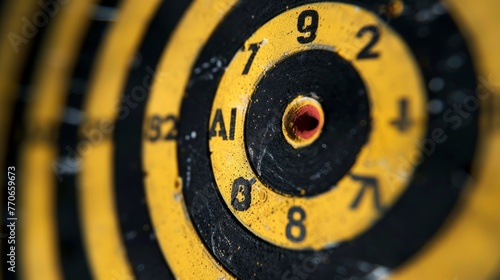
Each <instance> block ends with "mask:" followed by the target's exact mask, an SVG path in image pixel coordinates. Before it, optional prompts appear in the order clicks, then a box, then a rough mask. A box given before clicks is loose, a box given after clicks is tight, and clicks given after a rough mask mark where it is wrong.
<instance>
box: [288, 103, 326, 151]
mask: <svg viewBox="0 0 500 280" xmlns="http://www.w3.org/2000/svg"><path fill="white" fill-rule="evenodd" d="M323 122H324V113H323V109H322V108H321V104H320V103H319V102H318V101H317V100H316V99H314V98H311V97H305V96H298V97H297V98H295V99H294V100H292V102H290V104H288V106H287V108H286V109H285V113H284V114H283V124H282V129H283V134H284V136H285V139H286V140H287V142H288V143H289V144H290V145H292V146H293V147H294V148H301V147H304V146H307V145H309V144H311V143H312V142H314V140H316V139H317V138H318V137H319V135H320V134H321V129H322V127H323Z"/></svg>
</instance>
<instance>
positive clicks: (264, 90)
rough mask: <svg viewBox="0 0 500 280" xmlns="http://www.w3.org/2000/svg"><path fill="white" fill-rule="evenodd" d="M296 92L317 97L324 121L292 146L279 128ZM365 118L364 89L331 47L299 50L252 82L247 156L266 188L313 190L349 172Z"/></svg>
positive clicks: (366, 128)
mask: <svg viewBox="0 0 500 280" xmlns="http://www.w3.org/2000/svg"><path fill="white" fill-rule="evenodd" d="M299 95H305V96H309V97H312V98H315V99H317V100H318V101H319V102H320V104H321V107H322V108H323V112H324V115H325V123H324V126H323V131H322V133H321V135H320V137H319V138H318V139H316V140H315V141H314V142H313V143H311V144H310V145H308V146H306V147H303V148H299V149H295V148H293V147H292V146H291V145H290V144H288V142H287V140H286V139H285V137H284V135H283V133H281V130H282V129H281V127H282V116H283V114H284V112H285V109H286V107H287V105H288V104H289V103H290V102H291V101H292V100H294V99H295V98H296V97H297V96H299ZM370 122H371V121H370V106H369V101H368V96H367V93H366V89H365V86H364V84H363V81H362V80H361V77H360V76H359V74H358V72H357V71H356V70H355V69H354V67H353V66H352V65H351V64H350V63H349V62H347V61H346V60H344V59H343V58H342V57H340V56H339V55H338V54H336V53H333V52H331V51H326V50H309V51H302V52H299V53H296V54H294V55H292V56H289V57H287V58H286V59H284V60H282V61H280V62H278V63H277V64H276V65H275V66H274V67H273V68H272V69H270V70H269V71H268V72H267V73H266V75H265V76H264V77H263V78H262V80H260V82H259V83H258V85H257V87H256V90H255V93H254V94H253V95H252V98H251V102H250V104H249V108H248V111H247V115H246V120H245V146H246V150H247V157H248V159H249V161H250V163H251V165H252V168H253V170H254V172H255V174H256V175H257V176H258V178H259V179H260V180H261V181H262V182H263V183H264V184H266V185H267V186H269V187H270V188H272V189H274V190H276V191H278V192H280V193H284V194H288V195H292V196H313V195H317V194H320V193H322V192H325V191H328V190H330V189H331V188H333V187H335V184H336V183H337V181H338V180H340V179H341V178H342V177H344V175H345V173H346V172H348V171H349V169H350V168H351V166H352V165H353V164H354V162H355V161H356V157H357V154H358V153H359V151H360V149H361V147H363V145H364V144H365V143H366V141H367V140H368V136H369V132H370V130H371V124H370ZM250 151H251V152H250ZM301 190H304V191H305V193H304V194H301Z"/></svg>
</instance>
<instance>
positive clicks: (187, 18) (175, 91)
mask: <svg viewBox="0 0 500 280" xmlns="http://www.w3.org/2000/svg"><path fill="white" fill-rule="evenodd" d="M235 3H236V1H234V0H222V1H208V2H207V1H206V0H196V1H194V2H193V3H192V4H191V7H190V8H189V9H188V11H187V12H186V14H185V15H184V17H183V19H182V20H181V22H180V23H179V25H178V26H177V28H176V30H175V32H174V34H173V37H172V38H171V40H170V43H169V45H168V47H167V49H166V50H165V52H164V53H163V55H162V58H161V61H160V64H159V66H158V68H157V71H156V76H155V83H154V85H153V90H152V91H151V93H150V96H149V100H148V105H147V110H146V118H145V121H146V120H149V119H150V118H151V117H152V116H153V115H160V116H162V117H163V116H166V115H174V116H176V117H178V116H179V109H180V107H179V105H180V103H181V100H182V96H183V95H184V89H185V87H186V85H187V82H188V79H189V75H190V74H191V69H192V66H193V64H194V61H195V59H196V57H197V54H198V52H199V50H200V49H201V48H202V47H203V45H204V43H205V42H206V41H207V40H208V38H209V37H210V35H211V34H212V32H213V30H214V29H215V28H216V26H217V24H218V23H219V22H220V21H221V20H222V18H223V17H224V15H226V13H228V11H229V10H230V8H231V7H232V6H233V5H234V4H235ZM186 30H189V32H186ZM144 128H145V129H147V128H148V124H147V123H146V122H145V124H144ZM146 134H147V131H146ZM143 153H144V158H143V166H144V168H145V171H146V173H147V174H148V175H147V177H146V179H145V180H146V194H147V200H148V205H149V210H150V213H151V217H152V220H153V224H154V227H155V233H156V236H157V238H158V240H159V243H160V247H161V249H162V252H163V254H164V256H165V257H166V259H167V261H168V264H169V266H170V268H171V270H172V272H173V274H174V276H175V277H176V278H178V279H232V278H233V277H232V276H231V274H230V273H228V272H227V271H225V270H224V268H223V267H222V266H221V265H220V264H219V263H218V262H217V261H216V260H215V259H214V258H213V257H212V256H211V254H210V252H208V251H207V249H206V247H205V246H204V245H203V243H202V241H201V239H200V238H199V237H198V234H197V232H196V231H195V229H194V228H193V226H192V224H191V220H190V218H189V215H188V213H187V210H186V208H185V205H184V199H183V195H182V181H181V180H180V179H179V173H178V165H177V155H176V154H177V145H176V142H175V141H158V142H149V141H147V140H144V141H143Z"/></svg>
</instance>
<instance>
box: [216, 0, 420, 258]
mask: <svg viewBox="0 0 500 280" xmlns="http://www.w3.org/2000/svg"><path fill="white" fill-rule="evenodd" d="M308 9H314V10H316V11H317V12H318V13H319V27H318V31H317V36H316V39H315V40H314V42H313V43H312V44H309V45H301V44H300V43H299V42H298V41H297V39H296V38H297V36H300V35H301V33H299V32H298V31H296V24H297V16H298V15H299V14H300V12H301V11H303V10H308ZM368 25H376V26H378V27H379V30H380V40H379V41H378V43H377V44H376V46H375V47H374V49H373V51H376V52H379V53H380V57H379V58H377V59H374V60H370V59H366V60H365V59H364V60H358V59H356V56H357V54H358V53H359V52H360V51H361V50H362V49H363V48H364V46H366V44H368V42H369V40H370V36H363V37H362V38H357V37H356V34H357V33H358V31H359V30H361V29H362V28H363V27H365V26H368ZM283 33H285V35H283ZM258 42H262V43H261V46H260V48H259V51H258V53H257V54H256V55H255V58H254V61H253V64H252V68H250V71H249V72H248V74H247V75H241V70H242V69H243V68H244V67H245V64H246V63H247V60H248V56H249V53H250V52H245V51H243V52H238V53H237V54H236V55H235V56H234V58H233V60H232V61H231V63H230V64H229V66H228V67H227V69H226V72H225V74H224V76H223V77H222V80H221V82H220V85H219V88H218V90H217V94H216V97H215V99H214V103H213V107H212V113H211V117H210V120H213V118H214V115H215V111H216V109H221V108H222V111H223V113H226V112H227V113H228V111H230V110H231V108H237V115H236V128H235V137H234V138H235V140H234V141H226V140H223V139H222V138H221V137H212V138H211V139H210V141H209V144H210V151H211V159H212V167H213V172H214V175H215V179H216V182H217V186H218V188H219V190H220V192H221V194H222V197H223V198H224V201H225V202H226V204H227V205H228V208H229V209H230V210H231V211H232V212H233V214H234V215H235V216H236V217H237V218H238V220H239V221H240V222H241V223H242V224H243V225H245V226H246V227H247V229H249V230H250V231H251V232H253V233H254V234H256V235H257V236H259V237H261V238H262V239H265V240H266V241H269V242H271V243H273V244H276V245H278V246H282V247H287V248H292V249H305V248H313V249H321V248H325V247H328V246H335V244H336V243H338V242H341V241H345V240H349V239H352V238H354V237H356V236H357V235H359V234H360V233H361V232H363V231H365V230H366V229H368V228H369V227H370V226H371V225H372V224H373V223H374V222H375V221H376V220H377V219H378V218H380V217H381V214H382V213H380V212H379V211H377V209H376V208H375V206H374V205H373V197H372V193H371V191H372V190H370V191H367V192H366V193H365V195H364V197H363V199H362V200H361V202H360V204H359V206H358V208H356V209H351V204H352V202H353V201H354V199H355V198H356V196H357V195H358V193H359V192H360V190H361V187H362V184H361V183H360V182H359V181H355V180H353V179H351V177H350V176H344V177H343V178H342V179H341V180H340V181H339V182H338V183H337V186H336V187H335V188H334V189H331V190H329V191H328V192H326V193H323V194H320V195H317V196H314V197H289V196H285V195H282V194H279V193H277V192H275V191H273V190H272V189H270V188H269V187H267V186H265V185H264V184H263V183H261V182H260V181H259V179H258V176H257V175H256V174H255V173H254V170H253V169H252V167H251V165H250V163H249V162H248V160H247V155H246V152H245V143H244V122H245V116H246V110H247V106H248V103H249V102H250V98H251V95H252V93H253V92H254V89H255V86H256V84H257V83H258V81H259V79H260V78H261V77H262V76H263V75H265V73H266V71H267V70H269V69H270V68H271V67H272V66H273V65H275V64H276V63H277V62H278V61H280V60H282V59H284V58H286V57H287V56H289V55H291V54H294V53H297V52H300V51H303V50H307V49H326V50H330V51H335V52H337V53H338V54H339V55H340V56H342V57H343V58H344V59H345V60H347V61H349V62H351V63H352V65H353V66H354V68H355V69H356V70H357V71H358V73H359V74H360V76H361V78H362V79H363V81H364V83H365V85H366V88H367V91H368V96H369V101H370V104H371V114H372V116H371V117H372V119H373V123H372V131H371V133H370V139H369V141H368V143H367V144H365V146H364V147H363V148H362V149H361V151H360V152H359V154H358V157H357V160H356V162H355V164H354V165H353V166H352V168H351V169H350V171H349V173H350V174H354V175H357V176H364V177H366V176H370V177H375V178H377V180H378V183H379V193H380V200H381V204H382V206H383V207H385V208H389V207H390V206H391V205H392V204H393V203H394V202H395V201H396V200H397V198H398V197H399V196H400V194H401V193H402V192H403V190H404V189H405V188H406V185H407V180H408V179H409V177H410V176H411V174H412V172H413V167H414V166H415V164H413V161H414V160H415V159H417V160H418V158H419V157H420V153H421V152H420V151H419V148H418V144H417V143H418V142H419V139H422V137H423V135H424V132H425V127H426V123H427V114H426V112H427V110H426V95H425V88H424V84H423V78H422V77H421V74H420V71H419V68H418V66H417V63H416V61H415V59H414V57H413V55H412V54H411V52H410V51H409V49H408V48H407V46H406V43H405V42H404V41H402V39H400V37H399V35H398V34H397V33H395V32H394V31H393V30H392V29H390V28H389V27H388V26H387V25H385V24H384V23H383V22H381V21H380V20H379V19H378V18H377V17H376V16H375V15H374V14H373V13H371V12H368V11H366V10H363V9H360V8H359V7H356V6H353V5H349V4H342V3H315V4H308V5H304V6H301V7H297V8H294V9H290V10H287V11H285V12H283V13H282V14H280V15H278V16H276V17H275V18H273V19H271V20H270V21H269V22H267V23H266V24H264V25H263V26H261V27H260V28H259V29H258V30H257V31H256V32H255V33H254V34H253V35H252V36H250V38H248V40H247V41H246V43H245V49H248V45H249V44H251V43H258ZM394 65H397V66H398V67H393V66H394ZM353 94H355V93H353ZM403 97H405V98H407V100H408V107H409V111H408V113H409V116H410V118H411V119H412V121H414V125H413V126H412V127H410V129H409V130H407V131H406V132H405V133H401V132H400V131H398V130H397V129H396V128H395V127H394V126H393V125H391V122H392V121H393V120H394V119H396V118H397V117H398V116H399V100H400V99H401V98H403ZM228 116H229V115H226V117H228ZM225 123H229V119H227V120H226V121H225ZM276 133H280V131H278V132H276ZM389 139H390V141H389ZM388 155H389V156H388ZM409 162H411V163H409ZM403 163H404V164H407V163H409V164H408V165H410V166H411V167H410V168H409V169H410V170H408V169H406V168H403V167H404V166H406V165H404V164H403ZM235 166H237V167H238V168H237V169H235V168H234V167H235ZM257 172H258V167H257ZM238 177H243V178H245V179H251V178H256V182H255V184H253V186H252V189H251V195H252V203H251V206H250V208H249V209H247V210H245V211H237V210H235V209H234V208H233V207H232V205H231V189H232V184H233V181H234V180H235V179H236V178H238ZM292 206H300V207H301V208H302V209H304V210H305V212H306V214H307V217H306V219H305V220H304V221H303V224H304V226H305V228H306V236H305V238H304V240H303V241H301V242H294V241H292V240H289V239H287V237H286V232H285V231H286V228H287V224H288V223H289V222H290V221H289V219H288V210H289V209H290V208H291V207H292ZM297 230H298V229H297ZM307 232H309V233H310V234H309V235H308V234H307ZM292 234H293V235H295V236H296V235H298V233H293V232H292Z"/></svg>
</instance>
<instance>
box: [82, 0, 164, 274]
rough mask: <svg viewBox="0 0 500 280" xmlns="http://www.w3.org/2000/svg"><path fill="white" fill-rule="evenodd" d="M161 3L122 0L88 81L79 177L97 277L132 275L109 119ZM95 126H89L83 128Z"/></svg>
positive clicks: (85, 231) (115, 114)
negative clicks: (120, 221) (122, 227)
mask: <svg viewBox="0 0 500 280" xmlns="http://www.w3.org/2000/svg"><path fill="white" fill-rule="evenodd" d="M159 4H160V1H159V0H154V1H146V2H144V1H138V0H126V1H125V2H123V3H122V5H121V6H120V8H119V10H120V12H119V16H118V18H117V21H116V22H115V23H114V24H113V25H112V26H111V28H110V30H109V33H108V37H107V38H106V41H105V42H104V45H103V47H102V50H101V51H100V53H99V55H98V57H97V60H96V61H98V63H97V64H96V66H95V69H94V70H93V72H94V73H93V75H92V76H91V80H90V87H89V92H88V97H87V98H86V100H85V104H84V109H83V110H84V113H85V116H86V117H87V119H86V121H85V123H84V124H82V126H81V127H80V132H82V133H81V134H82V135H85V134H84V133H83V131H86V133H87V135H91V136H90V137H94V138H88V139H87V138H82V139H80V142H79V144H81V145H82V147H83V146H85V147H86V148H85V149H82V150H77V152H78V155H79V156H80V157H81V166H82V169H81V172H80V173H79V176H78V177H77V180H78V182H79V183H80V184H81V188H80V189H79V195H80V210H81V213H82V214H81V217H82V223H83V227H82V230H83V236H84V242H85V245H86V253H87V256H88V259H89V262H90V266H91V269H92V274H93V276H94V277H95V278H97V279H133V278H134V276H133V273H132V269H131V267H130V264H129V263H128V259H127V257H126V254H125V248H124V245H123V242H122V240H123V239H122V236H121V230H120V226H119V224H118V213H117V210H116V205H115V189H114V183H113V168H114V167H113V150H114V145H113V143H112V133H113V130H114V125H113V123H114V122H115V120H116V118H117V117H118V109H119V104H120V99H121V96H122V94H123V92H122V88H123V85H124V83H125V81H126V77H127V74H128V71H129V68H130V58H132V57H133V55H134V52H135V51H136V49H137V47H138V46H139V43H140V40H141V39H142V36H143V33H144V32H145V30H146V28H147V26H148V23H149V21H150V19H151V18H152V17H153V15H154V12H155V11H156V9H157V7H158V6H159ZM86 124H93V126H86Z"/></svg>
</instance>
